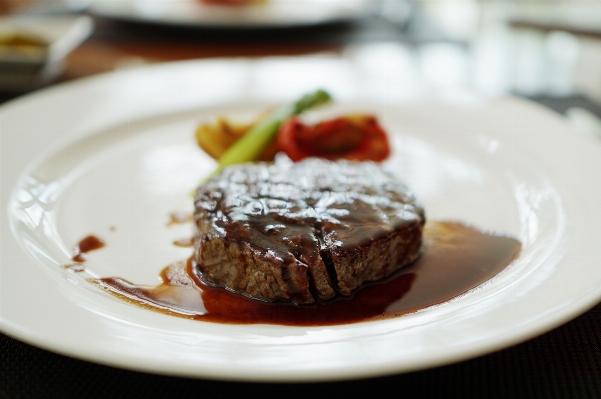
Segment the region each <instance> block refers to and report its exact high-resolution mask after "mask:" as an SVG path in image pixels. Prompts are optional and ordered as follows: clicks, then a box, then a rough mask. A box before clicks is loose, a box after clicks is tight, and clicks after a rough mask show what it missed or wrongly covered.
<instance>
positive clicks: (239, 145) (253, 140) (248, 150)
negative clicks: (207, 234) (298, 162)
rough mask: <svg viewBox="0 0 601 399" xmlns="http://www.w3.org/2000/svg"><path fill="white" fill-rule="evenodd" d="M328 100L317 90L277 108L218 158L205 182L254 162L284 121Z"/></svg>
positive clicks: (326, 96)
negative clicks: (224, 169) (232, 168)
mask: <svg viewBox="0 0 601 399" xmlns="http://www.w3.org/2000/svg"><path fill="white" fill-rule="evenodd" d="M330 100H331V97H330V95H329V94H328V93H327V92H326V91H324V90H317V91H316V92H314V93H310V94H305V95H304V96H303V97H302V98H301V99H299V100H298V101H297V102H295V103H294V104H290V105H286V106H283V107H281V108H279V109H278V110H276V111H275V112H274V113H273V114H272V115H271V116H269V117H268V118H267V119H265V120H264V121H261V122H259V123H257V124H256V125H255V126H253V127H252V128H251V129H250V130H249V131H248V132H247V133H246V134H245V135H244V136H242V138H241V139H240V140H238V141H237V142H235V143H234V144H233V145H232V146H231V147H230V148H228V150H227V151H226V152H225V153H224V154H223V155H222V156H221V157H220V158H219V165H217V169H215V170H214V171H213V173H211V174H210V175H209V176H208V177H207V179H205V181H206V180H208V179H210V178H211V177H213V176H215V175H216V174H217V173H219V172H221V170H222V169H223V168H225V167H226V166H229V165H234V164H237V163H243V162H250V161H255V160H256V159H257V158H258V157H259V155H261V152H263V150H264V149H265V147H267V146H268V145H269V143H270V142H271V141H272V140H273V138H274V137H275V135H276V133H277V131H278V129H279V127H280V125H281V124H282V122H284V120H286V119H287V118H289V117H291V116H293V115H298V114H300V113H301V112H303V111H305V110H307V109H309V108H312V107H315V106H318V105H321V104H325V103H327V102H329V101H330Z"/></svg>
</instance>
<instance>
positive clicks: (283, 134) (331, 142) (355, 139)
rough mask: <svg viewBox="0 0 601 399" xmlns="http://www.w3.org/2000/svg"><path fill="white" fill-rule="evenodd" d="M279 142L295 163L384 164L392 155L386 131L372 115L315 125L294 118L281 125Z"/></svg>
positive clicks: (338, 119)
mask: <svg viewBox="0 0 601 399" xmlns="http://www.w3.org/2000/svg"><path fill="white" fill-rule="evenodd" d="M277 143H278V147H279V149H280V150H281V151H284V152H285V153H286V154H287V155H288V156H289V157H290V159H292V160H293V161H300V160H301V159H303V158H308V157H320V158H326V159H348V160H354V161H376V162H380V161H383V160H384V159H386V158H387V157H388V156H389V155H390V145H389V144H388V137H387V136H386V132H385V131H384V130H383V129H382V128H381V127H380V125H379V123H378V121H377V120H376V118H375V117H373V116H371V115H353V116H344V117H339V118H335V119H331V120H327V121H323V122H319V123H317V124H315V125H312V126H311V125H305V124H304V123H302V122H301V121H300V120H299V119H298V118H296V117H293V118H290V119H288V120H287V121H286V122H284V123H283V124H282V126H280V129H279V131H278V135H277Z"/></svg>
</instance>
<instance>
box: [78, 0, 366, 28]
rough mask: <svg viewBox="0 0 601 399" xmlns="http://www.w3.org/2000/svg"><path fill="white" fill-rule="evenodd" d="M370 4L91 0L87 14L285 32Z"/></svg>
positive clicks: (353, 15)
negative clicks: (242, 4) (281, 29)
mask: <svg viewBox="0 0 601 399" xmlns="http://www.w3.org/2000/svg"><path fill="white" fill-rule="evenodd" d="M372 3H373V0H328V1H323V0H268V1H266V2H262V3H258V4H250V5H245V6H221V5H214V4H203V3H202V2H201V1H200V0H178V1H170V0H159V1H145V0H95V1H94V3H93V4H92V6H91V8H90V12H92V13H93V14H96V15H101V16H104V17H108V18H114V19H122V20H129V21H137V22H147V23H156V24H165V25H179V26H196V27H212V28H220V27H221V28H285V27H300V26H311V25H319V24H324V23H335V22H348V21H352V20H356V19H358V18H361V17H364V16H365V15H367V14H368V13H369V11H370V6H371V4H372Z"/></svg>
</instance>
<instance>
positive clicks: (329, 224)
mask: <svg viewBox="0 0 601 399" xmlns="http://www.w3.org/2000/svg"><path fill="white" fill-rule="evenodd" d="M194 203H195V223H196V228H197V231H196V235H195V238H194V249H195V250H194V270H195V272H196V273H197V274H198V276H199V277H200V278H202V279H203V280H204V281H206V282H208V283H209V284H212V285H215V286H220V287H224V288H226V289H228V290H231V291H234V292H237V293H240V294H243V295H246V296H249V297H252V298H256V299H260V300H265V301H280V300H282V301H292V302H294V303H296V304H311V303H314V302H315V301H316V300H317V299H318V298H319V299H323V300H328V299H332V298H334V297H335V296H336V295H337V294H341V295H344V296H348V295H351V293H352V292H353V291H355V290H357V289H358V288H360V287H361V286H362V285H363V284H365V283H367V282H371V281H377V280H380V279H382V278H384V277H386V276H388V275H389V274H391V273H392V272H394V271H396V270H398V269H399V268H401V267H403V266H405V265H408V264H409V263H411V262H413V261H414V260H415V259H417V257H418V256H419V253H420V250H421V237H422V229H423V226H424V223H425V217H424V211H423V209H422V208H421V206H420V205H419V204H418V203H417V201H416V199H415V197H414V196H413V194H412V193H411V192H410V191H409V190H408V189H407V187H406V186H405V185H404V184H402V183H400V182H399V181H397V180H396V179H394V177H392V176H391V175H390V174H389V173H387V172H385V171H383V169H381V168H380V167H379V166H378V165H376V164H374V163H370V162H351V161H327V160H321V159H316V158H313V159H307V160H304V161H302V162H298V163H292V162H290V160H288V159H281V158H280V159H279V160H278V161H276V163H273V164H270V163H257V164H242V165H236V166H231V167H228V168H226V169H224V170H223V172H221V174H219V175H218V176H216V177H214V178H213V179H211V180H210V181H208V182H207V183H206V184H204V185H203V186H201V187H200V188H199V189H198V192H197V195H196V198H195V201H194Z"/></svg>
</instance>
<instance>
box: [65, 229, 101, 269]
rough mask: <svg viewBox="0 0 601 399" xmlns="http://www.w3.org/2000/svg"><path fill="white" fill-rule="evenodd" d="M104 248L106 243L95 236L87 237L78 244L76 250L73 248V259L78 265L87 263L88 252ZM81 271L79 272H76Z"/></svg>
mask: <svg viewBox="0 0 601 399" xmlns="http://www.w3.org/2000/svg"><path fill="white" fill-rule="evenodd" d="M102 247H104V241H102V240H101V239H100V238H98V237H96V236H93V235H89V236H87V237H85V238H84V239H82V240H81V241H80V242H78V243H77V245H76V246H75V248H73V257H72V258H71V259H73V261H74V262H77V263H82V262H85V260H86V256H85V254H86V253H87V252H90V251H93V250H95V249H99V248H102ZM76 271H79V270H76Z"/></svg>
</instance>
